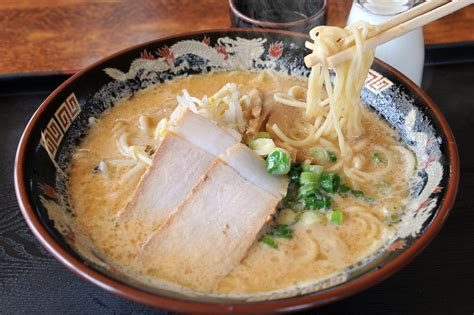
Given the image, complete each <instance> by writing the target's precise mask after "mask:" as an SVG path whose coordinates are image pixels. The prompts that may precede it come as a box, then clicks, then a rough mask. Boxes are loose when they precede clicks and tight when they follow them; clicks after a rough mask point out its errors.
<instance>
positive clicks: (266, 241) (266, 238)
mask: <svg viewBox="0 0 474 315" xmlns="http://www.w3.org/2000/svg"><path fill="white" fill-rule="evenodd" d="M259 241H260V242H262V243H263V244H265V245H268V246H270V247H272V248H275V249H276V248H278V245H277V243H276V242H275V240H274V239H273V238H271V237H270V236H268V235H264V236H262V238H260V240H259Z"/></svg>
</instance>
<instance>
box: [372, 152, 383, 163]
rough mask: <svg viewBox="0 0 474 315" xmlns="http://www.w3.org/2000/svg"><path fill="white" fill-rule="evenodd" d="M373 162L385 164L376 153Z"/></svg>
mask: <svg viewBox="0 0 474 315" xmlns="http://www.w3.org/2000/svg"><path fill="white" fill-rule="evenodd" d="M372 160H373V161H375V162H377V163H383V160H382V157H381V156H380V154H378V153H374V155H372Z"/></svg>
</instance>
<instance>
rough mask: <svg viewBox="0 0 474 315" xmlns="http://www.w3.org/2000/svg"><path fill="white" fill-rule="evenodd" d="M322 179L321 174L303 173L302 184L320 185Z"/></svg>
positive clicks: (301, 175) (301, 176)
mask: <svg viewBox="0 0 474 315" xmlns="http://www.w3.org/2000/svg"><path fill="white" fill-rule="evenodd" d="M320 177H321V175H320V174H317V173H313V172H302V173H301V174H300V184H301V185H305V184H309V183H313V184H318V183H319V178H320Z"/></svg>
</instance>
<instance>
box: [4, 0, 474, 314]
mask: <svg viewBox="0 0 474 315" xmlns="http://www.w3.org/2000/svg"><path fill="white" fill-rule="evenodd" d="M58 3H60V4H58ZM350 5H351V1H350V0H341V1H339V0H338V1H336V0H329V7H328V23H330V24H336V25H343V24H344V21H345V19H346V15H347V13H348V9H349V7H350ZM176 16H179V19H177V18H176ZM228 25H229V19H228V8H227V1H226V0H207V1H206V0H194V1H191V0H174V1H165V0H135V1H126V0H68V1H55V0H0V122H1V123H0V136H1V139H2V140H1V144H2V146H1V150H0V165H1V167H0V313H6V314H10V313H42V314H44V313H47V314H54V313H72V314H75V313H81V314H83V313H86V314H89V313H93V314H95V313H103V314H122V313H123V314H137V313H140V314H141V313H145V314H147V313H150V314H151V313H164V312H160V311H157V310H153V309H151V308H148V307H146V306H142V305H139V304H136V303H132V302H129V301H126V300H123V299H121V298H119V297H116V296H114V295H112V294H109V293H107V292H105V291H103V290H100V289H98V288H96V287H95V286H93V285H92V284H89V283H88V282H86V281H84V280H82V279H80V278H79V277H78V276H76V275H74V274H73V273H72V272H70V271H68V270H67V269H66V268H65V267H63V266H62V265H61V264H60V263H59V262H57V261H56V260H55V259H53V258H52V257H51V255H49V254H48V253H47V252H46V251H45V250H44V249H43V248H42V247H41V245H40V244H39V243H38V241H36V239H35V237H34V236H33V235H32V233H31V232H30V231H29V229H28V227H27V225H26V223H25V221H24V219H23V217H22V215H21V213H20V210H19V208H18V203H17V200H16V197H15V193H14V187H13V165H14V157H15V151H16V147H17V144H18V141H19V139H20V136H21V133H22V131H23V129H24V127H25V126H26V124H27V122H28V120H29V118H30V117H31V115H32V114H33V112H34V111H35V110H36V108H37V107H38V106H39V104H41V102H42V101H43V100H44V99H45V98H46V96H47V95H48V94H49V93H50V92H51V91H52V90H54V89H55V88H56V87H57V86H58V85H59V84H60V83H61V82H62V81H64V80H65V79H66V78H67V77H68V76H67V75H63V74H60V75H58V74H49V75H48V74H44V73H43V74H39V75H38V74H36V75H25V74H18V72H38V71H69V70H76V69H81V68H83V67H84V66H86V65H88V64H90V63H92V62H94V61H96V60H98V59H100V58H102V57H104V56H106V55H108V54H110V53H112V52H114V51H117V50H120V49H122V48H126V47H128V46H130V45H133V44H138V43H141V42H144V41H147V40H152V39H156V38H158V37H161V36H164V35H170V34H175V33H179V32H183V31H189V30H199V29H206V28H221V27H227V26H228ZM473 25H474V6H470V7H469V8H466V9H464V10H462V11H460V12H457V13H455V14H453V15H451V16H449V17H447V18H445V19H443V20H442V21H438V22H435V23H433V24H431V25H429V26H428V27H426V28H425V40H426V42H427V43H428V44H440V43H448V42H460V41H473V40H474V34H473V33H474V32H473ZM431 47H434V46H431ZM460 56H464V57H466V56H467V59H466V58H464V59H462V58H460ZM461 59H462V60H461ZM473 61H474V53H473V42H471V43H470V44H469V43H468V44H467V45H458V44H453V45H436V50H433V51H432V53H431V54H429V55H427V63H428V64H427V66H426V67H425V72H424V81H423V88H424V89H425V91H426V92H427V93H428V95H430V96H431V97H432V98H433V100H434V101H435V102H436V103H437V104H438V105H439V107H440V108H441V110H442V112H443V113H444V115H445V116H446V118H447V120H448V122H449V124H450V125H451V128H452V129H453V132H454V135H455V137H456V140H457V143H458V146H459V151H460V157H461V181H460V185H459V192H458V198H457V200H456V203H455V206H454V208H453V210H452V212H451V215H450V216H449V218H448V220H447V222H446V224H445V226H444V228H443V229H442V230H441V232H440V234H439V235H438V236H437V237H436V238H435V240H434V241H433V242H432V243H431V244H430V245H429V246H428V247H427V248H426V250H425V251H424V252H423V253H422V254H421V255H420V256H419V257H417V258H416V259H415V260H414V261H413V262H412V263H411V264H409V265H408V266H407V267H405V268H404V269H402V270H401V271H400V272H398V273H397V274H395V275H394V276H392V277H390V278H389V279H387V280H386V281H384V282H382V283H381V284H379V285H377V286H376V287H373V288H371V289H369V290H367V291H365V292H363V293H360V294H358V295H356V296H353V297H350V298H348V299H345V300H343V301H341V302H338V303H335V304H332V305H328V306H325V307H323V308H320V309H318V310H317V311H313V312H314V313H318V314H335V313H343V314H366V313H384V314H385V313H387V314H400V313H409V314H425V313H430V314H448V313H450V314H473V312H474V268H473V266H474V252H473V245H472V244H474V140H473V138H474V110H473V109H474V108H473V105H474V101H473V99H474V89H473V83H474V62H473ZM12 73H16V74H13V75H12Z"/></svg>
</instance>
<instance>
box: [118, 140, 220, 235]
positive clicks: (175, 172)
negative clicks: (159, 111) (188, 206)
mask: <svg viewBox="0 0 474 315" xmlns="http://www.w3.org/2000/svg"><path fill="white" fill-rule="evenodd" d="M214 159H215V157H214V156H212V155H211V154H209V153H207V152H205V151H204V150H201V149H199V148H197V147H196V146H194V145H192V144H191V143H189V142H188V141H186V140H184V139H182V138H181V137H180V136H178V135H176V134H174V133H173V132H168V134H167V135H166V137H165V139H164V140H163V142H162V143H161V145H160V146H159V148H158V150H157V152H156V153H155V156H154V157H153V161H152V164H151V166H150V167H149V169H148V170H147V172H146V173H145V174H144V175H143V177H142V180H141V182H140V184H139V185H138V187H137V189H136V190H135V192H134V194H133V196H132V198H131V200H130V201H129V203H128V204H127V205H126V207H125V208H124V210H123V211H122V212H121V213H120V214H119V221H122V222H124V221H125V220H130V219H134V220H140V221H142V222H143V223H142V226H143V228H144V229H149V232H150V233H151V231H152V230H154V229H156V228H157V227H159V226H160V225H161V224H162V223H163V222H165V221H166V220H167V219H168V218H169V217H170V216H171V215H172V214H173V213H174V211H175V210H176V207H177V206H178V204H179V203H180V202H182V201H183V200H184V199H185V198H186V197H187V196H188V195H189V194H190V193H191V190H192V188H193V187H194V185H196V183H197V182H198V181H199V179H200V178H201V177H202V176H203V175H204V174H205V172H206V171H207V169H208V168H209V167H210V166H211V164H212V162H213V161H214Z"/></svg>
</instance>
